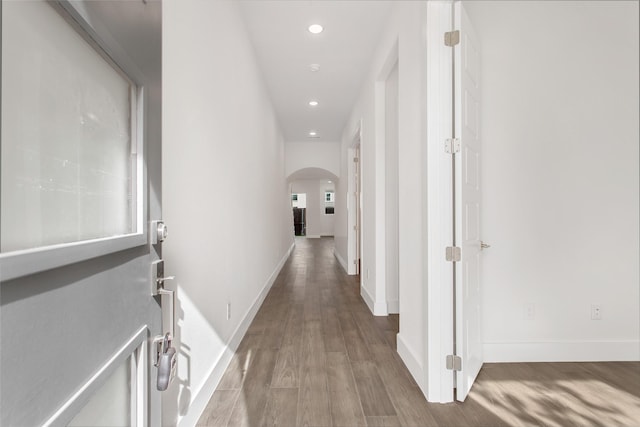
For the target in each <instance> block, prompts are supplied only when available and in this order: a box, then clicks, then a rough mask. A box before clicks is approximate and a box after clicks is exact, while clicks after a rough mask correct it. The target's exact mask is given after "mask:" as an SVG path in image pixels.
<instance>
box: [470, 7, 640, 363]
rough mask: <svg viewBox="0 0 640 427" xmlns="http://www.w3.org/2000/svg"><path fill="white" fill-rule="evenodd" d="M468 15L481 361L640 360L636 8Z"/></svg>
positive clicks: (499, 10)
mask: <svg viewBox="0 0 640 427" xmlns="http://www.w3.org/2000/svg"><path fill="white" fill-rule="evenodd" d="M467 3H468V6H467V9H468V12H469V16H470V17H471V20H472V21H473V23H474V24H475V27H476V29H477V30H478V32H479V35H480V37H481V39H482V48H483V56H482V69H481V72H482V76H483V77H482V87H483V91H484V95H483V102H482V106H481V109H482V111H483V114H484V117H483V118H482V127H483V129H482V140H483V144H484V145H483V154H484V165H483V173H482V181H483V186H484V187H483V188H484V198H483V203H484V208H483V209H484V210H483V222H482V228H483V236H484V237H483V239H484V240H485V241H486V242H488V243H489V244H491V245H492V246H491V248H490V249H489V250H487V251H485V254H484V274H483V276H482V280H483V287H484V301H483V307H484V318H483V322H484V340H485V358H486V360H487V361H525V360H536V361H537V360H628V359H634V360H638V359H639V358H640V354H639V344H638V337H639V336H640V330H639V301H640V297H639V273H638V258H639V252H638V232H639V231H638V217H639V212H638V194H639V188H638V140H639V135H638V127H639V124H638V117H639V111H638V51H639V46H638V3H637V2H611V1H603V2H596V1H583V2H573V1H572V2H548V1H540V2H529V1H525V2H502V1H496V2H467ZM529 304H531V305H534V312H533V314H532V315H531V316H528V315H527V312H526V306H527V305H529ZM592 304H601V305H602V320H591V318H590V311H591V305H592Z"/></svg>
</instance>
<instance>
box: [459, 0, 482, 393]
mask: <svg viewBox="0 0 640 427" xmlns="http://www.w3.org/2000/svg"><path fill="white" fill-rule="evenodd" d="M454 23H455V27H454V30H459V44H458V45H456V46H454V102H455V127H456V135H457V137H458V139H459V142H460V147H459V149H460V151H459V152H458V153H457V154H456V155H455V175H456V178H455V206H456V209H455V210H456V212H455V232H456V235H457V240H458V244H457V245H458V246H459V247H460V249H461V259H460V261H459V262H456V268H455V270H456V271H455V277H456V278H455V283H456V287H455V293H456V300H455V310H456V313H455V323H456V326H455V331H456V339H455V343H456V354H457V355H458V356H460V357H461V359H462V363H461V367H460V370H459V371H457V373H456V399H457V400H460V401H464V400H465V398H466V397H467V394H468V393H469V390H470V389H471V386H473V382H474V381H475V379H476V377H477V375H478V372H480V369H481V368H482V363H483V355H482V311H481V302H482V299H481V283H480V277H481V274H480V273H481V267H482V242H481V240H480V239H481V230H480V224H481V221H480V215H481V213H482V209H481V200H482V198H481V195H482V187H481V182H480V167H481V161H482V152H481V141H480V128H479V126H480V76H479V65H480V63H479V62H480V50H479V48H480V45H479V43H478V37H477V36H476V32H475V31H474V29H473V27H472V26H471V22H470V21H469V18H468V16H467V14H466V12H465V10H464V7H463V5H462V2H459V1H458V2H455V4H454ZM456 151H457V150H456Z"/></svg>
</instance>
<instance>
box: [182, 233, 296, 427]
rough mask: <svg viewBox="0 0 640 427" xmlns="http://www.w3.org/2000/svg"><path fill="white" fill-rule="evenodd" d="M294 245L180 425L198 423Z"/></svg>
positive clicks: (261, 292)
mask: <svg viewBox="0 0 640 427" xmlns="http://www.w3.org/2000/svg"><path fill="white" fill-rule="evenodd" d="M294 247H295V243H292V244H291V246H290V247H289V250H288V251H287V252H286V254H285V255H284V257H282V259H281V260H280V262H279V263H278V265H277V266H276V268H275V270H273V273H271V276H269V279H268V280H267V282H266V284H265V285H264V287H263V288H262V290H261V291H260V293H259V294H258V296H257V297H256V299H255V300H254V301H253V304H251V308H249V310H248V311H247V313H246V314H245V315H244V317H243V318H242V321H241V322H240V324H239V325H238V327H237V328H236V330H235V331H234V332H233V334H231V339H230V340H229V343H228V344H227V346H226V347H225V350H224V351H223V352H222V354H221V355H220V357H219V358H218V360H216V362H215V363H214V364H213V367H212V368H211V371H210V372H209V375H208V376H207V380H206V381H205V382H204V385H203V386H202V387H201V388H200V390H198V392H197V393H196V394H195V396H194V397H193V399H192V400H191V405H189V409H188V411H187V413H186V414H185V415H184V416H183V417H181V418H180V419H179V420H178V426H179V427H193V426H195V425H196V424H197V422H198V420H199V419H200V416H201V415H202V413H203V412H204V410H205V408H206V407H207V403H209V400H211V396H213V392H214V391H215V390H216V387H217V386H218V384H219V383H220V380H221V379H222V375H223V374H224V371H225V370H226V369H227V367H228V366H229V363H231V359H232V358H233V355H234V354H235V351H236V350H237V349H238V345H240V341H242V338H244V334H245V333H246V332H247V330H248V329H249V326H250V325H251V322H253V319H254V318H255V317H256V314H257V313H258V310H259V309H260V306H261V305H262V303H263V302H264V299H265V298H266V297H267V294H268V293H269V291H270V290H271V286H273V283H274V282H275V281H276V278H277V277H278V274H280V270H282V267H283V266H284V264H285V262H287V259H289V256H291V252H292V251H293V248H294Z"/></svg>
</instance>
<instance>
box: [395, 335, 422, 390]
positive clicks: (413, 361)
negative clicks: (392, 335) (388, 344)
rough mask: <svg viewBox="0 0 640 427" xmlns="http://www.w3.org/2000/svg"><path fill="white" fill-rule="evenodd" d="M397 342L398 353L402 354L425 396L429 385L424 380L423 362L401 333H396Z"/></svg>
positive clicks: (401, 356)
mask: <svg viewBox="0 0 640 427" xmlns="http://www.w3.org/2000/svg"><path fill="white" fill-rule="evenodd" d="M396 342H397V346H398V354H399V355H400V358H401V359H402V361H403V362H404V364H405V365H406V366H407V369H408V370H409V372H410V373H411V376H412V377H413V379H414V380H415V381H416V383H417V384H418V387H420V390H422V393H423V394H424V395H425V396H427V387H426V384H425V381H424V379H425V378H426V376H425V374H424V369H423V365H422V362H420V359H418V357H416V355H415V353H414V352H413V351H412V350H411V348H410V347H409V346H408V345H407V343H406V342H405V341H404V339H403V338H402V336H401V335H400V334H397V335H396Z"/></svg>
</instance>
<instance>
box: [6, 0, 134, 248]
mask: <svg viewBox="0 0 640 427" xmlns="http://www.w3.org/2000/svg"><path fill="white" fill-rule="evenodd" d="M131 93H132V85H131V83H130V81H129V80H128V79H127V78H126V77H124V76H123V74H121V72H120V71H119V70H117V69H115V68H114V67H113V66H112V65H111V64H110V63H109V62H107V61H106V60H105V59H104V58H103V57H102V56H101V55H100V54H99V53H98V51H96V49H95V48H94V47H93V46H92V45H90V44H89V43H88V42H87V41H86V40H85V39H84V38H83V37H82V36H81V35H80V34H79V33H78V32H77V31H76V30H75V29H74V28H73V27H71V25H70V24H69V23H68V22H67V21H65V19H64V18H62V16H60V15H59V14H58V13H57V12H56V10H54V9H53V7H51V6H50V5H48V4H47V3H46V2H44V1H26V2H25V1H16V2H3V4H2V132H1V144H0V148H1V159H2V160H1V164H0V172H1V173H0V185H1V188H0V251H1V252H10V251H15V250H21V249H31V248H36V247H41V246H49V245H53V244H59V243H70V242H77V241H82V240H90V239H95V238H101V237H111V236H119V235H124V234H130V233H132V232H135V231H136V230H135V221H134V219H135V218H134V212H135V206H134V200H135V198H134V197H133V191H132V188H133V185H132V184H133V180H132V176H133V171H134V159H133V155H132V154H131V152H132V149H131V147H132V114H131V113H132V99H131ZM133 178H134V180H135V177H133Z"/></svg>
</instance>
